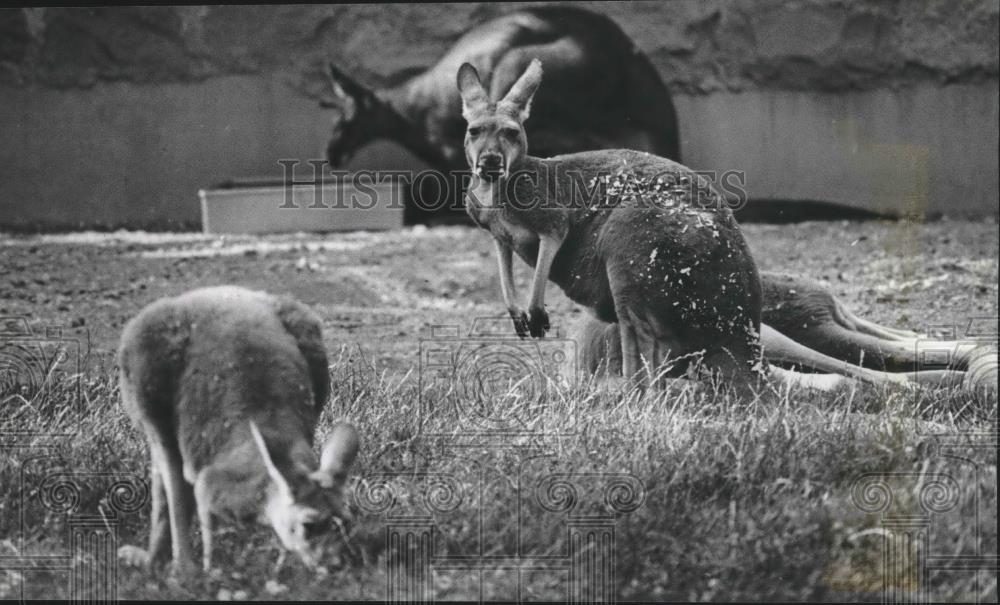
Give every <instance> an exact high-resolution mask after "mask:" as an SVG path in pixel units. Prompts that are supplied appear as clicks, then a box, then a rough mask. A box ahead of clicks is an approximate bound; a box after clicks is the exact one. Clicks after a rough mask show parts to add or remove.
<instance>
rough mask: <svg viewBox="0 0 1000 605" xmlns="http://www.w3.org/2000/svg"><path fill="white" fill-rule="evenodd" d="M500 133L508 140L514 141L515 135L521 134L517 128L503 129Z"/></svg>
mask: <svg viewBox="0 0 1000 605" xmlns="http://www.w3.org/2000/svg"><path fill="white" fill-rule="evenodd" d="M500 132H501V133H502V134H503V136H505V137H507V138H508V139H516V138H517V135H519V134H521V131H520V130H518V129H517V128H504V129H503V130H501V131H500Z"/></svg>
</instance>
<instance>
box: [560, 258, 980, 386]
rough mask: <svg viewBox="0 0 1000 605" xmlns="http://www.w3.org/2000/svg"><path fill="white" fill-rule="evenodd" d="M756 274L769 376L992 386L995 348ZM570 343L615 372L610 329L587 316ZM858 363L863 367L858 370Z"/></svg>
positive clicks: (593, 363) (816, 382)
mask: <svg viewBox="0 0 1000 605" xmlns="http://www.w3.org/2000/svg"><path fill="white" fill-rule="evenodd" d="M760 277H761V283H762V284H763V286H764V288H763V290H764V302H763V307H762V312H761V322H762V325H761V343H762V345H763V349H764V357H765V359H766V360H767V361H768V363H769V364H772V365H771V368H770V369H771V371H772V372H773V371H774V370H775V367H774V366H778V367H780V368H786V369H787V368H792V367H794V368H804V369H811V370H817V371H820V372H825V373H827V376H825V377H822V378H820V377H817V376H810V377H809V378H811V379H813V380H812V381H811V382H810V381H806V384H807V385H808V386H813V387H817V388H824V389H828V388H836V387H839V386H841V385H844V384H850V383H853V382H855V381H861V382H866V383H869V384H892V383H895V384H900V383H903V382H904V380H905V381H906V382H913V383H917V384H921V385H925V386H938V387H952V388H965V389H979V388H985V389H992V390H994V391H996V389H997V373H998V362H997V353H996V346H995V345H994V344H991V343H980V342H963V341H940V340H933V339H928V338H923V337H921V336H920V335H918V334H917V333H915V332H909V331H906V330H898V329H895V328H889V327H886V326H880V325H878V324H875V323H873V322H870V321H867V320H865V319H862V318H860V317H857V316H856V315H854V314H853V313H851V312H850V311H849V310H848V309H847V307H846V306H845V305H844V304H843V303H842V302H841V301H840V300H838V299H837V298H836V297H835V296H834V295H833V294H832V293H831V292H830V291H829V290H828V289H827V288H825V287H823V286H822V285H821V284H819V283H818V282H816V281H814V280H811V279H807V278H802V277H796V276H790V275H785V274H782V273H772V272H767V271H761V273H760ZM574 340H575V341H576V342H577V344H578V346H579V350H580V352H581V367H583V368H584V369H585V370H586V371H588V372H591V373H596V374H603V373H608V374H614V373H617V372H618V371H619V369H620V368H621V363H622V361H621V343H620V339H619V336H618V327H617V326H616V325H614V324H607V323H604V322H601V321H599V320H597V319H594V318H586V319H584V320H582V321H580V322H579V324H578V325H577V326H576V328H575V330H574ZM807 344H808V345H809V346H806V345H807ZM925 353H934V354H937V355H941V354H945V355H947V357H948V361H949V363H948V364H947V368H942V369H935V370H928V369H922V368H925V367H926V366H925V365H924V364H923V362H922V360H921V359H920V356H921V355H923V354H925ZM862 360H863V361H865V364H864V365H865V366H867V367H859V366H861V365H862V364H861V361H862ZM853 364H857V365H853ZM887 366H888V367H887ZM876 368H880V369H889V368H891V371H892V372H900V374H891V373H886V372H880V371H874V369H876ZM902 372H905V373H906V374H901V373H902ZM781 374H782V377H783V378H784V379H786V380H792V381H796V380H797V377H796V376H795V375H794V374H793V373H788V372H781ZM800 382H801V381H800Z"/></svg>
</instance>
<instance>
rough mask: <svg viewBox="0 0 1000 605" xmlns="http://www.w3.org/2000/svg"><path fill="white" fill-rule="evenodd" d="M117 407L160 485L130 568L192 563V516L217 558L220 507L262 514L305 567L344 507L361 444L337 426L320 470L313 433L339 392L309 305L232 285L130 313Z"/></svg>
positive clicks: (124, 551)
mask: <svg viewBox="0 0 1000 605" xmlns="http://www.w3.org/2000/svg"><path fill="white" fill-rule="evenodd" d="M118 365H119V373H120V384H121V395H122V403H123V405H124V407H125V409H126V411H127V412H128V414H129V416H130V417H131V418H132V419H133V421H134V423H135V424H136V425H137V427H139V428H140V429H141V430H142V431H143V432H144V433H145V435H146V439H147V441H148V444H149V450H150V457H151V463H150V475H151V479H152V507H153V510H152V528H151V530H150V538H149V548H148V550H142V549H139V548H137V547H132V546H123V547H122V548H121V549H120V550H119V556H120V558H122V559H123V560H125V562H126V563H130V564H136V565H143V566H147V565H150V564H153V563H157V564H158V563H161V562H164V561H165V560H166V559H167V557H168V555H172V560H173V564H174V566H175V570H177V571H179V572H180V573H181V574H183V575H188V574H190V573H191V572H192V571H193V570H194V558H193V554H192V548H191V543H190V523H191V515H192V514H194V513H197V515H198V520H199V523H200V526H201V539H202V546H203V551H202V567H203V569H204V570H205V571H209V570H210V569H211V565H212V522H213V516H214V515H228V516H230V517H239V518H245V517H250V518H254V517H255V518H257V519H258V520H260V521H261V522H262V523H267V524H270V525H271V527H272V528H274V531H275V533H276V534H277V535H278V538H279V540H280V541H281V543H282V545H283V546H284V547H285V548H286V549H288V550H289V551H292V552H294V553H296V554H297V555H298V556H299V557H300V558H301V559H302V561H303V562H304V563H305V564H306V565H307V566H309V567H314V566H315V565H316V564H317V563H318V561H319V560H320V557H321V556H322V554H323V545H322V539H321V536H322V534H323V533H324V530H326V529H327V528H328V527H329V526H330V522H331V520H333V519H334V517H338V518H339V517H340V516H342V515H343V514H344V511H345V509H344V502H343V495H342V489H343V485H344V483H345V481H346V473H347V471H348V469H349V468H350V466H351V464H352V462H353V461H354V458H355V456H356V455H357V451H358V445H359V438H358V435H357V431H356V430H355V429H354V428H353V427H352V426H351V425H349V424H344V423H341V424H337V425H336V426H335V427H334V428H333V430H332V431H331V432H330V434H329V436H328V437H327V439H326V442H325V444H324V445H323V448H322V454H321V455H320V458H319V463H318V464H317V461H316V457H315V454H314V453H313V448H312V440H313V432H314V430H315V426H316V422H317V420H318V418H319V414H320V411H321V409H322V406H323V405H324V403H325V402H326V399H327V397H328V395H329V392H330V386H329V373H328V367H327V357H326V351H325V349H324V347H323V342H322V335H321V327H320V321H319V319H318V318H317V316H316V315H315V314H314V313H313V312H312V311H311V310H310V309H309V308H307V307H306V306H304V305H302V304H301V303H298V302H296V301H294V300H292V299H289V298H277V297H273V296H271V295H269V294H267V293H264V292H256V291H251V290H247V289H244V288H239V287H233V286H222V287H213V288H202V289H197V290H192V291H190V292H187V293H185V294H182V295H180V296H177V297H175V298H164V299H160V300H158V301H156V302H154V303H152V304H150V305H149V306H147V307H145V308H144V309H143V310H142V311H141V312H140V313H139V314H138V315H136V316H135V317H134V318H133V319H132V320H130V321H129V322H128V323H127V324H126V326H125V328H124V330H123V333H122V337H121V344H120V347H119V351H118Z"/></svg>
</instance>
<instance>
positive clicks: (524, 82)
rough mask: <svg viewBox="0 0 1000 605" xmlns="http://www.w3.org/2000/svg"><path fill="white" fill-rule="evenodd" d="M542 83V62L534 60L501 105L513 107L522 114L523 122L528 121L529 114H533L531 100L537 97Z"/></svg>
mask: <svg viewBox="0 0 1000 605" xmlns="http://www.w3.org/2000/svg"><path fill="white" fill-rule="evenodd" d="M541 83H542V62H541V61H539V60H538V59H532V60H531V64H530V65H528V68H527V69H525V70H524V73H523V74H521V77H520V78H518V79H517V82H514V85H513V86H511V87H510V91H509V92H508V93H507V96H505V97H504V98H503V101H501V103H508V104H510V105H513V106H514V107H515V108H516V109H517V110H518V112H519V113H520V115H521V121H522V122H523V121H525V120H527V119H528V114H530V113H531V99H532V97H534V96H535V91H536V90H538V85H539V84H541Z"/></svg>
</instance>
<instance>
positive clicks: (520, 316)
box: [509, 309, 531, 338]
mask: <svg viewBox="0 0 1000 605" xmlns="http://www.w3.org/2000/svg"><path fill="white" fill-rule="evenodd" d="M509 313H510V318H511V319H512V320H514V331H515V332H517V335H518V336H520V337H521V338H526V337H527V336H528V334H530V333H531V332H530V330H529V328H528V314H527V313H525V312H524V311H522V310H520V309H511V310H510V311H509Z"/></svg>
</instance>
